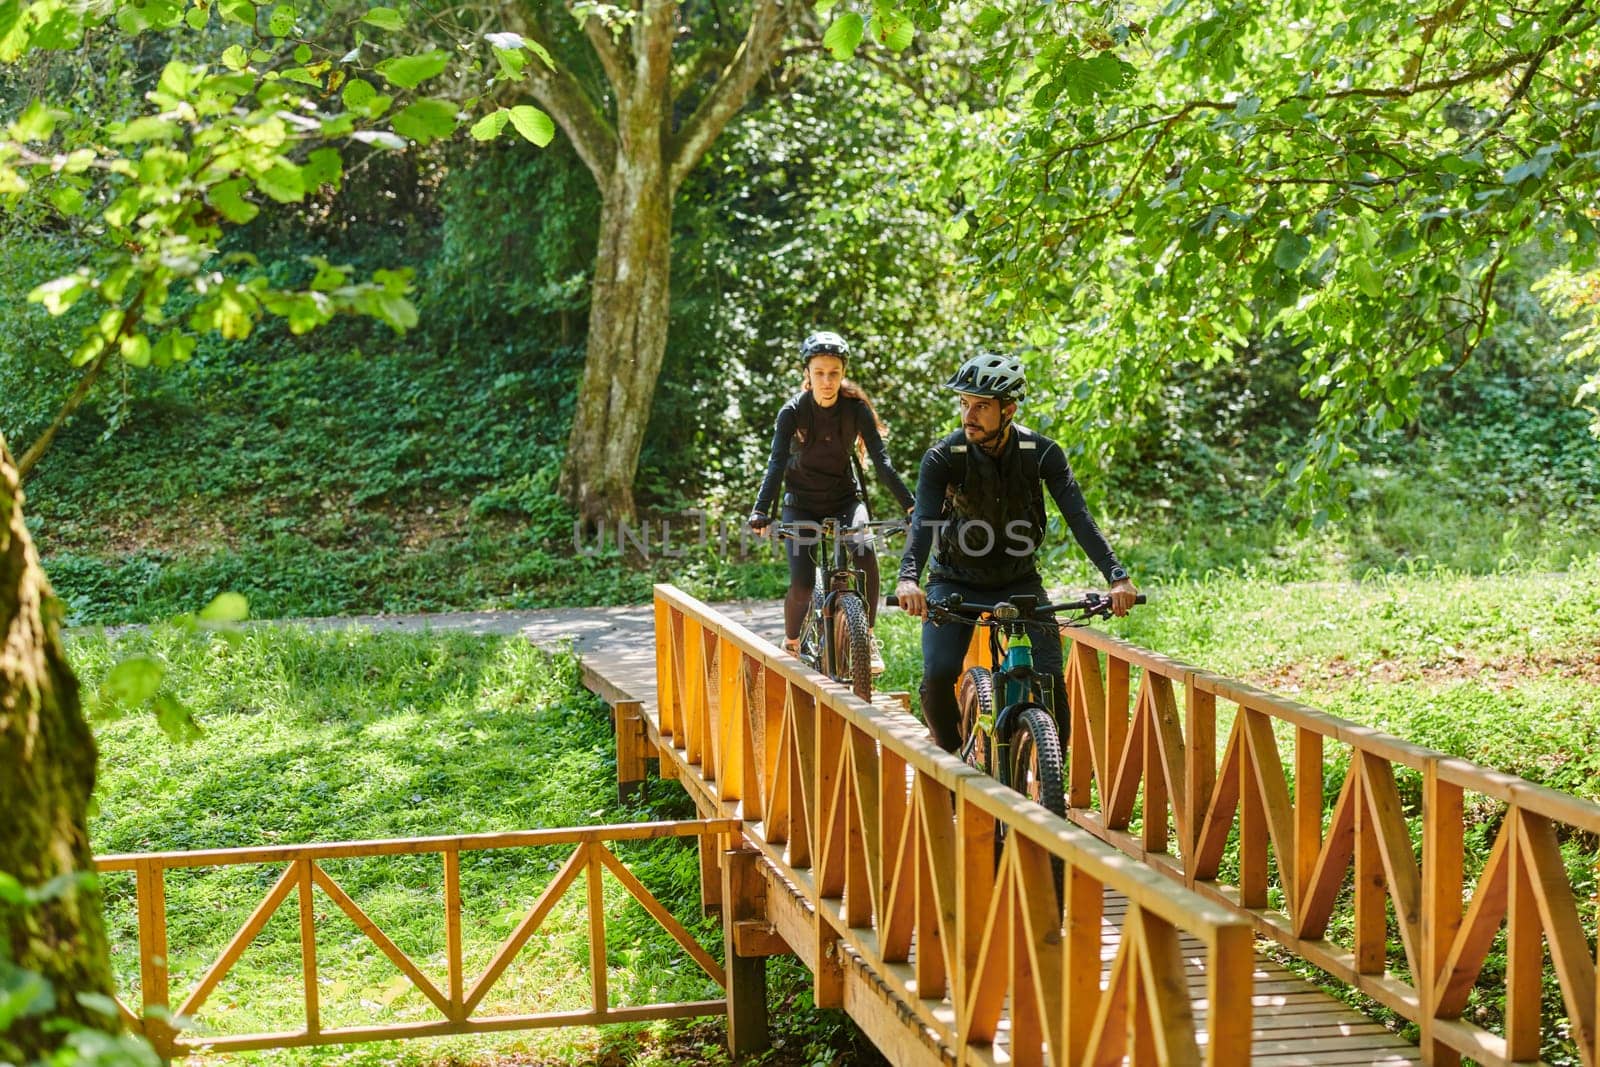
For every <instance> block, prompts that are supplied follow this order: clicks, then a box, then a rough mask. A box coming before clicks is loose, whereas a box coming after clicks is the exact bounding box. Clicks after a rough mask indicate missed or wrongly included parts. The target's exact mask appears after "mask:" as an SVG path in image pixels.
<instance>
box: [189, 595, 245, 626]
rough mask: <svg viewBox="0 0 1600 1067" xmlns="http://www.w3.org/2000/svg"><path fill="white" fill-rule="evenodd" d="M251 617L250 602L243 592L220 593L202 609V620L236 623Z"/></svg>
mask: <svg viewBox="0 0 1600 1067" xmlns="http://www.w3.org/2000/svg"><path fill="white" fill-rule="evenodd" d="M249 617H250V602H249V601H248V600H246V599H245V598H244V595H243V594H242V593H218V594H217V596H216V598H215V599H213V600H212V601H211V603H209V604H207V605H206V606H205V607H204V608H202V609H201V611H200V621H201V622H216V623H234V622H243V621H244V620H246V619H248V618H249Z"/></svg>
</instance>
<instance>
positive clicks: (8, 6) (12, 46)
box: [0, 0, 31, 63]
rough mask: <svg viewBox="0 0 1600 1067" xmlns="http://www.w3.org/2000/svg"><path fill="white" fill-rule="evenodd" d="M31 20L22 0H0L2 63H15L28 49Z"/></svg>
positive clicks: (0, 56) (0, 58) (0, 54)
mask: <svg viewBox="0 0 1600 1067" xmlns="http://www.w3.org/2000/svg"><path fill="white" fill-rule="evenodd" d="M30 21H31V20H30V19H28V18H27V9H26V8H25V7H24V6H23V4H22V2H21V0H0V63H15V62H16V61H17V59H18V57H20V56H21V55H22V53H23V52H24V51H25V50H26V49H27V47H28V37H29V33H28V28H29V24H30Z"/></svg>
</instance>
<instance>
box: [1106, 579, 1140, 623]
mask: <svg viewBox="0 0 1600 1067" xmlns="http://www.w3.org/2000/svg"><path fill="white" fill-rule="evenodd" d="M1138 596H1139V590H1137V589H1135V588H1134V587H1133V582H1132V581H1131V580H1130V579H1128V578H1120V579H1118V580H1117V581H1115V582H1112V583H1111V614H1113V615H1118V616H1121V615H1126V614H1127V613H1128V612H1129V611H1130V610H1131V609H1132V608H1133V605H1134V604H1135V603H1137V597H1138Z"/></svg>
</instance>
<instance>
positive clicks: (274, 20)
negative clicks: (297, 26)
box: [267, 4, 295, 37]
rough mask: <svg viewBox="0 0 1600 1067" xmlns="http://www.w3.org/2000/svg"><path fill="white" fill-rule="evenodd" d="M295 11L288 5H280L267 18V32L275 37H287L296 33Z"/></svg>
mask: <svg viewBox="0 0 1600 1067" xmlns="http://www.w3.org/2000/svg"><path fill="white" fill-rule="evenodd" d="M294 18H295V10H294V8H292V7H290V6H289V5H288V4H279V5H278V6H277V7H275V8H273V9H272V14H271V15H269V16H267V32H268V33H269V34H271V35H272V36H274V37H287V36H289V35H290V34H291V33H293V32H294Z"/></svg>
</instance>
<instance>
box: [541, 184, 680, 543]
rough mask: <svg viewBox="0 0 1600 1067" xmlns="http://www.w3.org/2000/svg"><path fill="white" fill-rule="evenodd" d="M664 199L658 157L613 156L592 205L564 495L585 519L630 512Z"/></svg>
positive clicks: (651, 366)
mask: <svg viewBox="0 0 1600 1067" xmlns="http://www.w3.org/2000/svg"><path fill="white" fill-rule="evenodd" d="M671 270H672V197H671V194H670V193H668V191H667V183H666V172H665V170H664V169H663V168H662V166H661V164H660V160H659V158H657V159H654V160H651V159H644V160H640V159H638V158H630V157H629V156H628V155H625V154H621V153H619V154H618V156H617V169H616V173H615V175H614V176H613V177H612V180H611V183H610V186H609V187H608V188H607V189H606V190H605V195H604V198H603V199H602V201H601V206H600V245H599V251H598V254H597V255H596V256H595V275H594V278H595V280H594V298H593V300H592V302H591V303H590V307H589V342H588V353H587V356H586V358H585V361H584V369H583V384H582V385H581V386H580V388H579V391H578V403H577V406H576V410H575V411H574V415H573V420H572V433H571V435H570V437H569V438H568V441H567V462H566V466H565V470H564V475H565V478H566V482H565V485H564V487H565V488H566V489H567V496H568V498H569V499H571V500H572V501H573V502H574V504H575V505H576V506H577V509H578V514H579V515H580V516H581V517H582V518H583V519H584V520H585V522H587V523H590V524H594V523H597V522H600V521H603V520H605V519H617V518H632V517H633V514H634V507H633V478H634V473H635V471H637V470H638V467H639V450H640V448H641V447H642V446H643V445H644V431H645V427H646V426H647V425H648V424H649V422H650V405H651V404H652V403H653V402H654V400H655V392H656V380H657V378H658V377H659V376H660V373H661V361H662V359H663V357H664V356H665V355H666V351H667V323H668V319H669V315H670V312H671V300H672V295H671V281H670V274H671Z"/></svg>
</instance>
